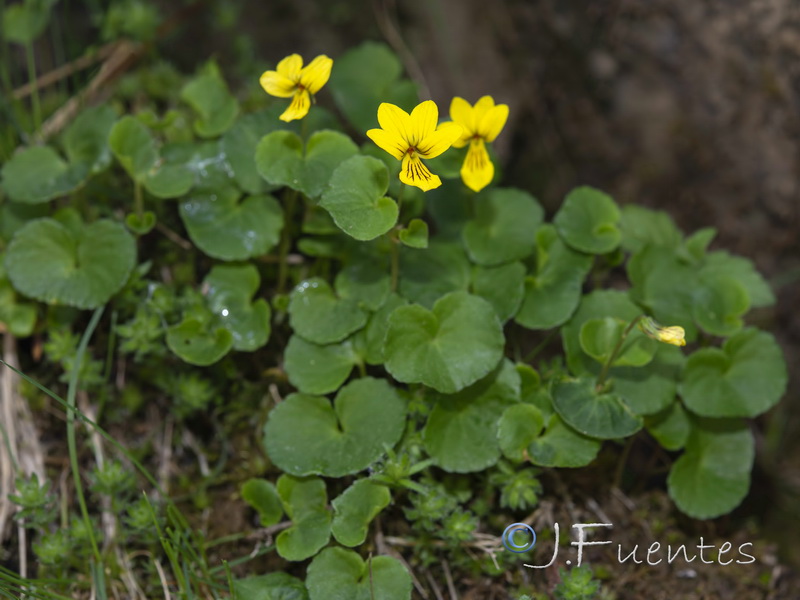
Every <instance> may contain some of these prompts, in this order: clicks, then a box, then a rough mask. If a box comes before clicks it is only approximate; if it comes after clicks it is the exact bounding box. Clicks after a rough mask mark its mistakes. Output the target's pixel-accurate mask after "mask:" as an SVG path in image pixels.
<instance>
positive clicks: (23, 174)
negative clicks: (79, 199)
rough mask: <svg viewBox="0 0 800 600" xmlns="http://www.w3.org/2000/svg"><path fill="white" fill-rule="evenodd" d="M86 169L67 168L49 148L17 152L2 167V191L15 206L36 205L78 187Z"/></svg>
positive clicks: (64, 162)
mask: <svg viewBox="0 0 800 600" xmlns="http://www.w3.org/2000/svg"><path fill="white" fill-rule="evenodd" d="M88 172H89V167H88V166H87V165H85V164H83V163H76V164H68V163H67V162H66V161H65V160H64V159H63V158H61V157H60V156H59V155H58V153H57V152H56V151H55V150H53V149H52V148H50V147H49V146H33V147H31V148H25V149H24V150H22V151H20V152H17V153H16V154H14V156H12V157H11V160H9V161H8V162H6V163H5V164H4V165H3V169H2V172H1V173H2V176H3V189H4V190H5V191H6V193H7V194H8V197H9V198H11V199H12V200H14V201H15V202H24V203H26V204H39V203H41V202H47V201H48V200H52V199H53V198H58V197H59V196H64V195H66V194H68V193H70V192H71V191H72V190H74V189H75V188H77V187H78V186H80V185H81V184H82V183H83V181H84V179H85V178H86V175H87V174H88Z"/></svg>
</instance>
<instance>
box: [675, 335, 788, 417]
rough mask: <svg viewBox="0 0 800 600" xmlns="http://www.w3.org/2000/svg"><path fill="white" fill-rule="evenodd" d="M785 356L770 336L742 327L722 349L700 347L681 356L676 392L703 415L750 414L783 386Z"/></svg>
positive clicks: (777, 395) (757, 411)
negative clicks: (682, 365) (686, 358)
mask: <svg viewBox="0 0 800 600" xmlns="http://www.w3.org/2000/svg"><path fill="white" fill-rule="evenodd" d="M787 379H788V378H787V373H786V362H785V361H784V358H783V353H782V352H781V349H780V347H779V346H778V344H777V343H776V342H775V338H774V337H773V336H772V335H771V334H769V333H766V332H764V331H759V330H757V329H745V330H744V331H741V332H739V333H737V334H736V335H734V336H733V337H731V338H729V339H728V340H726V342H725V344H724V345H723V346H722V349H718V348H701V349H700V350H698V351H697V352H695V353H694V354H692V355H691V356H690V357H689V359H688V360H687V361H686V366H685V367H684V370H683V375H682V380H683V381H682V383H681V386H680V393H681V396H682V397H683V400H684V402H685V403H686V407H687V408H688V409H689V410H691V411H692V412H694V413H696V414H699V415H703V416H708V417H755V416H756V415H760V414H761V413H763V412H765V411H767V410H769V409H770V408H772V407H773V406H774V405H775V404H776V403H777V402H778V400H780V399H781V396H783V394H784V392H785V391H786V384H787Z"/></svg>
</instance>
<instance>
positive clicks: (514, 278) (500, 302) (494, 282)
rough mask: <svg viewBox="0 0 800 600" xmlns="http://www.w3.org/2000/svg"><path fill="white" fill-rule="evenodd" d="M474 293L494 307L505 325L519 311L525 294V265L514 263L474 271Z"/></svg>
mask: <svg viewBox="0 0 800 600" xmlns="http://www.w3.org/2000/svg"><path fill="white" fill-rule="evenodd" d="M472 291H473V293H474V294H475V295H476V296H480V297H481V298H483V299H484V300H486V301H487V302H488V303H489V304H491V305H492V306H493V307H494V310H495V312H496V313H497V316H498V317H499V318H500V321H502V322H503V323H505V322H506V321H508V320H509V319H510V318H511V317H513V316H514V315H515V314H517V311H518V310H519V307H520V305H521V304H522V297H523V294H524V293H525V265H523V264H522V263H521V262H512V263H508V264H505V265H500V266H499V267H481V266H477V267H475V268H474V269H473V270H472Z"/></svg>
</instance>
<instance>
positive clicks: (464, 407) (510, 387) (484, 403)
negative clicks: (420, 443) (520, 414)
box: [422, 361, 520, 473]
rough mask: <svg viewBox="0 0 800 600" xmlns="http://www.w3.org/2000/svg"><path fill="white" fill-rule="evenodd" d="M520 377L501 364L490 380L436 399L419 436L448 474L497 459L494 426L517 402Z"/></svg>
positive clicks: (477, 468)
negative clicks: (505, 411)
mask: <svg viewBox="0 0 800 600" xmlns="http://www.w3.org/2000/svg"><path fill="white" fill-rule="evenodd" d="M519 393H520V377H519V373H517V371H516V369H515V368H514V366H513V365H512V364H511V363H510V362H509V361H504V362H503V363H502V365H501V366H500V367H499V368H498V369H496V370H495V372H494V373H492V374H491V375H490V376H489V377H486V378H485V379H483V380H481V381H479V382H478V383H475V384H474V385H471V386H469V387H468V388H466V389H464V390H462V391H461V392H459V393H458V394H454V395H452V396H443V397H439V398H437V402H436V405H435V406H434V408H433V410H432V411H431V413H430V415H429V416H428V422H427V423H426V424H425V429H424V430H423V432H422V437H423V440H424V442H425V450H426V451H427V452H428V454H430V456H431V458H433V459H434V460H435V461H436V464H437V465H438V466H439V467H441V468H442V469H444V470H445V471H448V472H450V473H469V472H473V471H482V470H483V469H486V468H488V467H491V466H492V465H493V464H495V463H496V462H497V459H498V458H500V447H499V445H498V441H497V423H498V421H499V420H500V417H501V415H502V414H503V411H504V410H505V409H506V408H507V407H508V406H509V405H510V404H512V403H513V402H517V401H519Z"/></svg>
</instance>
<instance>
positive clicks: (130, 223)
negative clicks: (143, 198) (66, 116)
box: [125, 210, 156, 235]
mask: <svg viewBox="0 0 800 600" xmlns="http://www.w3.org/2000/svg"><path fill="white" fill-rule="evenodd" d="M125 225H126V226H127V227H128V229H130V230H131V232H132V233H135V234H136V235H147V234H148V233H150V232H151V231H152V230H153V227H155V226H156V213H154V212H153V211H152V210H146V211H144V212H143V213H142V214H141V216H139V215H137V214H136V213H130V214H128V215H125Z"/></svg>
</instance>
